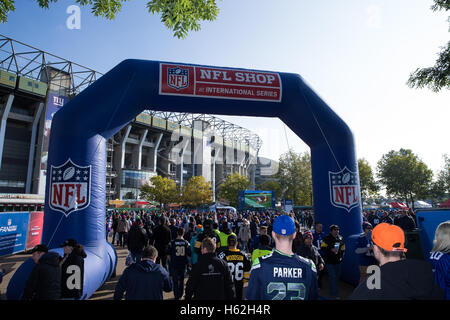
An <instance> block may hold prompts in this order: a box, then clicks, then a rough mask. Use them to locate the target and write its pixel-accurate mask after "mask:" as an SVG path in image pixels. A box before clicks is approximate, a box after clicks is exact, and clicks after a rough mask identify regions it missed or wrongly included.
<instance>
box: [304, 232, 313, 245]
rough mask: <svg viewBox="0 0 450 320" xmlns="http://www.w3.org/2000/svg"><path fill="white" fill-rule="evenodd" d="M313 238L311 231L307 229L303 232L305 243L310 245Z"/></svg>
mask: <svg viewBox="0 0 450 320" xmlns="http://www.w3.org/2000/svg"><path fill="white" fill-rule="evenodd" d="M312 240H313V235H312V233H311V231H305V232H304V233H303V242H304V243H305V245H307V246H308V247H310V246H311V244H312Z"/></svg>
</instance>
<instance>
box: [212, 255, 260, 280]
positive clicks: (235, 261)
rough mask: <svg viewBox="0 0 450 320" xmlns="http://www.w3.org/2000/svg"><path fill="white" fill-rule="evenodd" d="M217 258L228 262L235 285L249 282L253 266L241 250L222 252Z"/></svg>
mask: <svg viewBox="0 0 450 320" xmlns="http://www.w3.org/2000/svg"><path fill="white" fill-rule="evenodd" d="M217 256H218V257H219V258H220V259H223V260H225V261H226V262H227V264H228V269H229V270H230V273H231V279H232V280H233V282H234V283H243V282H244V280H246V281H248V279H249V277H250V269H251V267H252V264H251V262H250V260H249V258H248V257H247V256H246V255H245V254H244V253H242V252H241V251H240V250H239V249H228V250H225V251H222V252H220V253H219V254H218V255H217Z"/></svg>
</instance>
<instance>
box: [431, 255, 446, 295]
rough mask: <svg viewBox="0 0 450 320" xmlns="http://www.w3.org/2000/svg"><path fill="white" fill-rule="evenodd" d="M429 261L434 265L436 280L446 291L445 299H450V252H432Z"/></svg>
mask: <svg viewBox="0 0 450 320" xmlns="http://www.w3.org/2000/svg"><path fill="white" fill-rule="evenodd" d="M428 261H429V262H430V263H431V265H432V267H433V273H434V280H435V281H436V284H437V285H438V286H439V287H441V289H442V290H443V291H444V293H445V299H446V300H450V254H448V253H443V252H431V255H430V257H429V258H428Z"/></svg>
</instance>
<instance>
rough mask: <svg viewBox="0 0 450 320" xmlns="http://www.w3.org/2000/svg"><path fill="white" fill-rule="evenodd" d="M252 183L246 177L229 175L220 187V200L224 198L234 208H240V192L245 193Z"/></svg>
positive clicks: (237, 174)
mask: <svg viewBox="0 0 450 320" xmlns="http://www.w3.org/2000/svg"><path fill="white" fill-rule="evenodd" d="M250 184H251V183H250V181H249V180H248V178H247V177H246V176H243V175H241V174H239V173H237V172H236V173H233V174H231V175H229V176H228V177H227V178H226V179H225V181H224V182H223V183H222V184H221V185H220V187H219V188H220V190H219V193H218V196H219V198H224V199H226V200H228V201H229V202H230V205H231V206H233V207H237V206H238V196H239V191H243V190H246V189H248V187H250Z"/></svg>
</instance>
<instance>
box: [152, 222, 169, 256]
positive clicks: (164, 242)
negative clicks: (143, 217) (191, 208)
mask: <svg viewBox="0 0 450 320" xmlns="http://www.w3.org/2000/svg"><path fill="white" fill-rule="evenodd" d="M153 237H154V240H155V248H156V249H157V250H158V255H159V256H164V255H165V254H166V250H167V246H168V245H169V243H170V241H171V240H172V236H171V232H170V229H169V227H168V226H166V225H159V226H157V227H156V228H155V230H153Z"/></svg>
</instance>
